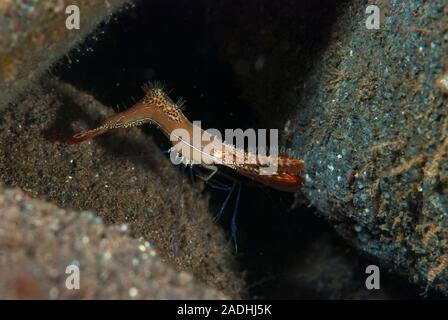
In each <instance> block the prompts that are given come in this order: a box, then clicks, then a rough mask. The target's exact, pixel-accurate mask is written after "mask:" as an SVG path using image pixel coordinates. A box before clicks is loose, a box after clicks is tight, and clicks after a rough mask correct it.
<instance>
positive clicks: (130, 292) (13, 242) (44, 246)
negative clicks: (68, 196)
mask: <svg viewBox="0 0 448 320" xmlns="http://www.w3.org/2000/svg"><path fill="white" fill-rule="evenodd" d="M0 212H1V223H0V253H1V254H0V299H223V298H225V296H224V295H222V294H220V293H218V292H217V291H216V290H214V289H209V288H207V287H205V286H204V285H201V284H199V283H198V282H197V280H195V279H194V277H193V276H191V274H189V273H187V272H184V271H182V272H177V271H176V270H175V269H173V268H172V267H170V266H168V265H167V264H166V263H165V262H163V258H162V257H161V256H160V255H158V254H157V252H156V249H155V248H154V247H153V246H152V245H151V244H150V243H149V242H148V241H144V240H137V239H134V238H132V237H130V236H129V234H128V232H127V231H126V230H125V229H124V228H123V226H121V227H120V226H118V225H117V226H112V227H110V226H109V227H108V226H107V225H105V224H104V223H103V221H102V219H100V218H98V217H97V216H95V215H94V214H93V213H92V212H89V211H82V212H78V211H73V210H68V209H67V210H66V209H61V208H58V207H56V206H55V205H53V204H50V203H47V202H45V201H42V200H35V199H32V198H30V197H29V196H28V195H27V194H25V193H24V192H22V191H20V190H18V189H5V188H4V187H2V186H0ZM68 266H77V267H78V268H79V289H68V288H67V285H66V281H67V278H68V277H69V276H72V275H74V272H76V271H72V270H70V269H69V270H68V272H66V269H67V267H68ZM123 270H126V272H123ZM68 284H69V288H72V287H70V286H71V285H73V286H74V285H76V281H74V280H73V281H72V280H71V279H69V280H68Z"/></svg>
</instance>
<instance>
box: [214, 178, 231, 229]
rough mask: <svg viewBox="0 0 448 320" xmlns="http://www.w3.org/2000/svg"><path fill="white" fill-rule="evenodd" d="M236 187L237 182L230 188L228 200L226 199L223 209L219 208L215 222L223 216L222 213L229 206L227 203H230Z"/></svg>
mask: <svg viewBox="0 0 448 320" xmlns="http://www.w3.org/2000/svg"><path fill="white" fill-rule="evenodd" d="M234 189H235V184H233V186H232V188H230V191H229V193H228V194H227V197H226V200H224V203H223V204H222V206H221V209H220V210H219V212H218V214H217V215H216V217H215V219H214V220H215V222H216V221H219V219H220V218H221V217H222V214H223V212H224V209H225V208H226V207H227V203H229V200H230V197H231V196H232V193H233V190H234Z"/></svg>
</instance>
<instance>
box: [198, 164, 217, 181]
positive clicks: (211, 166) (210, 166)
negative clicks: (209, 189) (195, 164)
mask: <svg viewBox="0 0 448 320" xmlns="http://www.w3.org/2000/svg"><path fill="white" fill-rule="evenodd" d="M203 167H204V168H206V169H208V170H210V171H211V173H210V174H209V175H208V176H207V177H201V176H199V178H201V179H202V180H204V181H205V182H208V181H209V180H210V179H211V178H213V176H214V175H215V174H216V172H218V167H217V166H214V165H204V166H203Z"/></svg>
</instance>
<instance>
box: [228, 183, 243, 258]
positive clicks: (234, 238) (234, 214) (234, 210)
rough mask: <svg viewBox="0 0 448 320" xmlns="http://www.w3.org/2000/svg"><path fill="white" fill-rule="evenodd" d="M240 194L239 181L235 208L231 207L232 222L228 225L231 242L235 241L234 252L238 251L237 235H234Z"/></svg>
mask: <svg viewBox="0 0 448 320" xmlns="http://www.w3.org/2000/svg"><path fill="white" fill-rule="evenodd" d="M233 186H235V185H233ZM232 190H233V189H232ZM240 196H241V183H239V184H238V193H237V194H236V201H235V208H234V209H233V216H232V224H231V226H230V230H231V233H232V239H233V242H234V243H235V252H238V242H237V237H236V231H237V227H236V215H237V213H238V205H239V203H240Z"/></svg>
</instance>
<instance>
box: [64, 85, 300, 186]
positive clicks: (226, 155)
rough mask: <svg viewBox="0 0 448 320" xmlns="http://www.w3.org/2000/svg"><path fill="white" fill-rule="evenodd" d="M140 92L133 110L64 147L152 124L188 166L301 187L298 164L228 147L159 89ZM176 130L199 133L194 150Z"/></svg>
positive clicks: (77, 136) (152, 87)
mask: <svg viewBox="0 0 448 320" xmlns="http://www.w3.org/2000/svg"><path fill="white" fill-rule="evenodd" d="M143 89H144V91H145V93H146V95H145V97H144V98H143V99H142V100H140V101H139V102H137V103H136V104H135V105H134V106H133V107H131V108H130V109H128V110H126V111H124V112H120V113H117V114H115V115H113V116H111V117H108V118H106V119H105V120H104V121H103V123H102V124H101V125H100V126H99V127H97V128H94V129H92V130H87V131H83V132H80V133H77V134H75V135H74V136H73V137H71V138H70V139H69V140H68V141H67V143H69V144H74V143H79V142H81V141H84V140H86V139H89V138H93V137H95V136H97V135H99V134H102V133H105V132H107V131H109V130H112V129H117V128H130V127H135V126H140V125H143V124H145V123H152V124H155V125H157V126H158V127H159V128H160V129H161V130H162V131H163V132H164V133H165V135H166V136H167V137H170V139H171V142H172V144H173V149H174V150H176V151H177V152H178V153H179V154H181V156H183V157H184V158H186V159H185V160H186V162H188V163H190V164H201V165H210V164H213V165H224V166H227V167H229V168H232V169H234V170H236V171H237V172H239V173H240V174H242V175H244V176H246V177H248V178H250V179H252V180H255V181H258V182H260V183H262V184H264V185H267V186H270V187H272V188H274V189H278V190H281V191H287V192H295V191H298V190H300V188H301V187H302V185H303V178H302V174H303V172H304V163H303V161H302V160H300V159H296V158H294V157H291V156H289V155H283V154H281V155H260V154H254V153H250V152H245V151H244V150H241V149H238V148H236V147H235V146H233V145H229V144H227V143H225V142H224V141H221V140H220V139H218V138H217V137H216V136H213V135H211V134H209V133H208V132H206V131H204V130H202V129H201V128H200V127H197V126H196V125H195V124H192V123H191V122H190V121H189V120H188V119H187V118H186V117H185V116H184V114H183V113H182V111H181V110H180V103H177V104H176V103H174V102H173V101H172V100H171V99H170V98H169V97H168V95H167V94H166V93H165V92H164V91H163V90H162V89H161V88H160V87H159V86H155V85H146V86H144V87H143ZM179 129H183V130H185V131H186V132H188V133H189V135H190V137H192V136H194V134H195V132H196V133H200V136H201V139H200V141H199V146H197V147H196V146H195V145H194V143H191V142H190V141H189V139H184V138H182V137H181V136H178V135H176V132H178V131H177V130H179ZM173 137H174V139H173ZM185 150H187V151H188V152H185ZM204 150H209V151H204ZM235 159H243V160H244V161H235ZM273 160H275V161H276V163H277V168H276V169H277V170H276V171H275V172H273V173H272V174H262V170H263V169H264V168H265V167H266V163H272V161H273Z"/></svg>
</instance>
